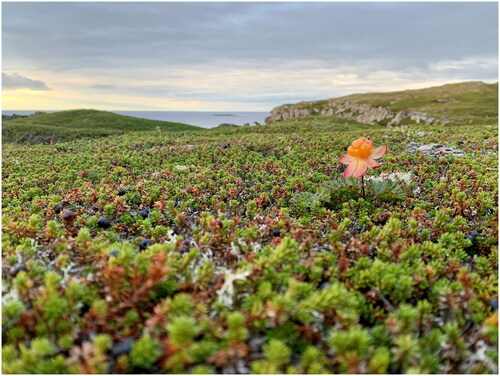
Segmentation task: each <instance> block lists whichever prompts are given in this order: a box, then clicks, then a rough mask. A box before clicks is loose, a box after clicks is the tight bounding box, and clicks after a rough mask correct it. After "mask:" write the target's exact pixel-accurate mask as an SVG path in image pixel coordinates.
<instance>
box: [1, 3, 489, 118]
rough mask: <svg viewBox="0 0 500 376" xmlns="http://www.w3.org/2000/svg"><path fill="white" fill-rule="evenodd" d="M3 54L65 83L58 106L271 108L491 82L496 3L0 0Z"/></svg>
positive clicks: (11, 66)
mask: <svg viewBox="0 0 500 376" xmlns="http://www.w3.org/2000/svg"><path fill="white" fill-rule="evenodd" d="M3 57H4V61H3V65H4V69H5V70H7V71H16V72H20V74H23V75H26V76H30V77H31V76H36V77H40V78H42V79H43V81H44V82H47V83H49V84H50V86H51V87H52V88H53V91H54V92H57V93H60V95H59V96H57V95H56V94H54V97H53V104H52V105H54V104H55V103H57V100H59V99H57V98H59V97H65V98H69V97H71V98H74V102H75V103H77V98H78V94H79V95H80V96H81V97H83V96H84V95H85V96H86V98H88V95H92V96H93V97H94V98H95V100H96V103H98V102H97V100H101V101H105V99H106V98H108V99H109V98H110V97H111V96H114V97H115V98H116V99H118V97H120V96H121V100H120V103H123V105H124V106H126V105H127V103H129V106H132V107H133V106H135V107H133V108H132V107H130V108H131V109H140V107H141V106H148V108H150V107H151V106H154V108H157V109H175V108H172V107H171V106H177V105H179V103H181V102H182V101H184V102H185V103H188V102H189V103H191V104H192V105H193V106H201V107H193V109H196V108H198V109H204V110H206V108H213V109H214V110H219V109H234V110H238V109H241V110H252V109H255V110H269V109H270V108H272V107H273V106H276V105H279V104H282V103H284V102H294V101H300V100H311V99H321V98H330V97H335V96H339V95H345V94H351V93H355V92H366V91H391V90H402V89H411V88H419V87H426V86H429V85H439V84H443V83H449V82H457V81H465V80H483V81H488V82H493V81H496V80H497V79H498V77H497V74H498V73H497V72H498V5H497V4H496V3H307V2H299V3H4V4H3ZM63 93H65V94H63ZM56 97H57V98H56ZM127 98H128V99H127ZM153 99H154V100H153ZM127 101H128V102H127ZM107 102H109V100H108V101H107ZM210 106H212V107H210ZM183 109H184V108H183Z"/></svg>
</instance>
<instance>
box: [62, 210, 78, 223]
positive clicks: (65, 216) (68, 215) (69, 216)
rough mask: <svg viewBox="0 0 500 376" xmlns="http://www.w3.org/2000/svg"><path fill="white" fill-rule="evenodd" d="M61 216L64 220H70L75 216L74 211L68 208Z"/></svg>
mask: <svg viewBox="0 0 500 376" xmlns="http://www.w3.org/2000/svg"><path fill="white" fill-rule="evenodd" d="M61 217H62V218H63V219H64V220H66V221H71V220H72V219H73V218H74V217H75V213H73V212H72V211H71V210H69V209H68V210H66V211H64V212H63V213H62V214H61Z"/></svg>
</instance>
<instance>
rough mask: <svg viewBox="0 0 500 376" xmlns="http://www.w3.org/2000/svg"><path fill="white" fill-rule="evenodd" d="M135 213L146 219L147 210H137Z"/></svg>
mask: <svg viewBox="0 0 500 376" xmlns="http://www.w3.org/2000/svg"><path fill="white" fill-rule="evenodd" d="M137 214H139V215H140V216H141V217H142V218H144V219H146V218H147V217H148V215H149V213H148V212H147V210H139V211H138V212H137Z"/></svg>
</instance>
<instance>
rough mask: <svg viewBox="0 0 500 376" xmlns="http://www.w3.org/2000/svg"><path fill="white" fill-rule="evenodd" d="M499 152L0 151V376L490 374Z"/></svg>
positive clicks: (387, 141) (278, 145)
mask: <svg viewBox="0 0 500 376" xmlns="http://www.w3.org/2000/svg"><path fill="white" fill-rule="evenodd" d="M359 137H367V138H369V139H370V140H372V141H373V143H374V144H376V145H387V146H388V149H389V152H388V154H386V155H384V156H383V158H381V159H379V160H377V162H380V163H381V164H382V166H381V167H380V168H378V169H377V170H370V171H369V172H368V173H367V175H366V179H367V181H368V182H370V181H371V182H372V183H371V185H370V184H368V185H367V188H368V192H367V195H366V199H363V198H361V197H360V196H359V186H357V180H355V179H353V178H351V180H344V179H343V177H342V174H343V171H344V169H345V166H344V165H342V164H340V163H339V162H338V157H339V156H340V155H341V154H344V153H345V151H346V150H347V147H348V146H349V145H350V143H351V142H352V140H354V139H357V138H359ZM412 141H413V142H422V143H430V142H441V143H445V144H447V145H450V146H455V147H458V148H460V149H462V150H464V151H465V152H466V156H464V157H461V158H457V157H450V156H447V155H443V156H441V157H439V158H432V157H428V156H425V155H422V154H418V153H417V154H409V153H407V152H406V145H407V144H408V143H409V142H412ZM497 150H498V142H497V129H496V126H489V125H475V126H458V127H453V128H452V129H450V128H446V127H426V126H416V127H411V128H383V127H377V126H367V125H359V124H358V125H356V124H351V123H343V124H339V123H337V122H335V121H334V120H329V119H311V120H300V121H298V120H296V121H289V122H284V123H281V124H274V125H271V126H259V127H242V128H238V129H223V130H222V129H212V130H206V131H205V130H204V131H197V132H189V133H188V132H177V133H172V132H161V131H156V132H145V133H141V134H127V135H121V136H113V137H108V138H100V139H97V140H93V141H88V140H80V141H72V142H67V143H60V144H55V145H34V146H16V145H6V146H4V149H3V162H2V163H3V176H2V179H3V180H2V188H3V202H2V205H3V216H2V225H3V254H2V267H3V281H2V282H3V283H2V286H3V317H2V325H3V332H2V333H3V348H2V356H3V372H5V373H87V372H89V373H126V372H136V373H138V372H148V373H182V372H186V373H222V372H225V373H354V372H361V373H388V372H390V373H406V372H410V373H418V372H423V373H459V372H465V373H495V372H496V371H497V369H496V364H497V359H498V348H497V337H498V328H497V325H498V323H497V313H496V309H497V305H498V300H497V293H498V273H497V260H498V247H497V241H498V237H497V223H498V207H497V196H498V192H497V157H498V153H497ZM389 177H391V178H392V179H393V180H394V181H393V180H390V179H389ZM368 179H371V180H368ZM370 187H371V188H370ZM370 189H371V191H370Z"/></svg>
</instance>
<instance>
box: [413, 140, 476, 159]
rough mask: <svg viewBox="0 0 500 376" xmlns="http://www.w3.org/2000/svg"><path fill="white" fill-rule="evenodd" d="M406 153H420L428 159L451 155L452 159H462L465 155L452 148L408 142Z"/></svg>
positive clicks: (460, 150) (459, 150)
mask: <svg viewBox="0 0 500 376" xmlns="http://www.w3.org/2000/svg"><path fill="white" fill-rule="evenodd" d="M406 151H407V152H408V153H411V154H415V153H416V152H420V153H422V154H425V155H428V156H429V157H434V158H437V157H440V156H442V155H451V156H454V157H463V156H465V155H466V154H467V153H466V152H465V151H463V150H462V149H458V148H455V147H453V146H446V145H443V144H435V143H434V144H421V143H419V142H410V143H409V144H408V145H407V146H406Z"/></svg>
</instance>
